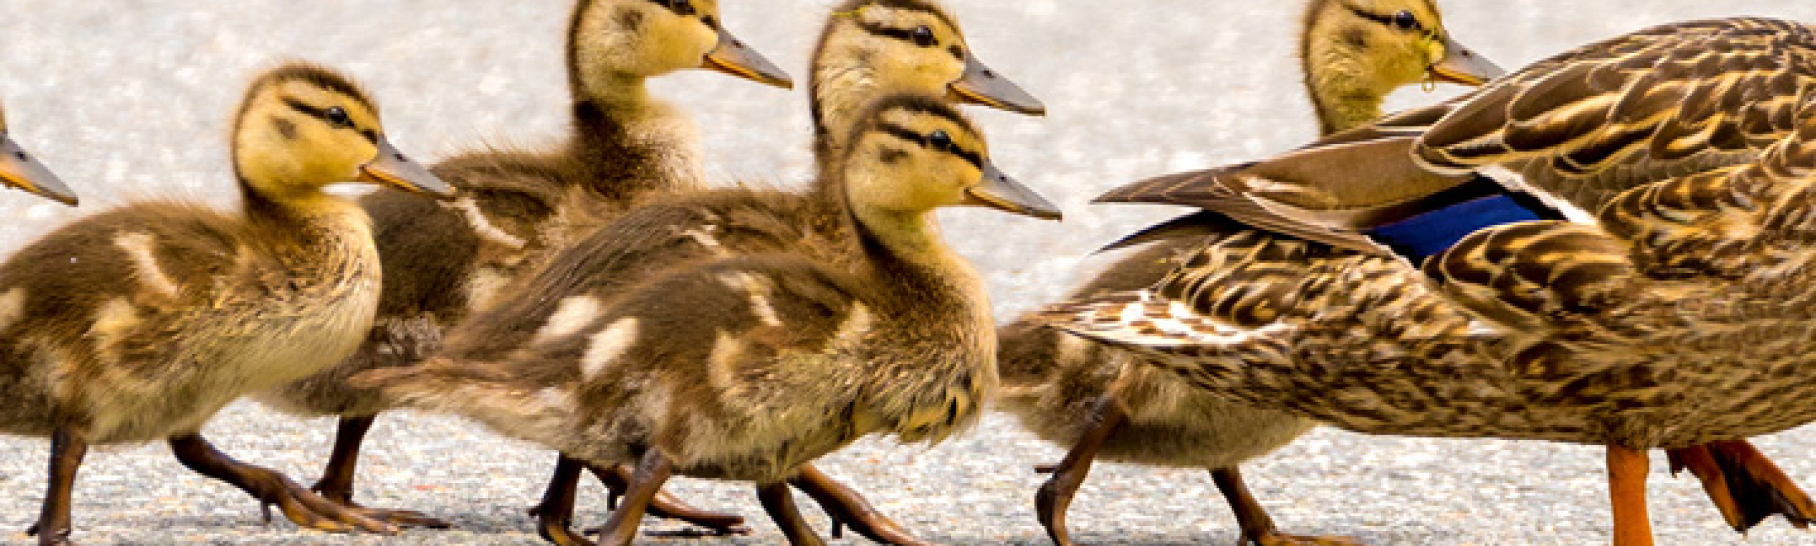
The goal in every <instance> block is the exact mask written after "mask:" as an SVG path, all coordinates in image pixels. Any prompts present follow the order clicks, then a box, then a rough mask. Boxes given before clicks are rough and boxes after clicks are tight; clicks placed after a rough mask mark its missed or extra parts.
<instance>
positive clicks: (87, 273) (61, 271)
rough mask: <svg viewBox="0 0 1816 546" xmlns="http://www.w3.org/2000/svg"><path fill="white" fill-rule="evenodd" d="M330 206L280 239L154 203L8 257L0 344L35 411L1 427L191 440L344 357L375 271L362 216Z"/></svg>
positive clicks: (367, 311)
mask: <svg viewBox="0 0 1816 546" xmlns="http://www.w3.org/2000/svg"><path fill="white" fill-rule="evenodd" d="M328 199H331V198H324V200H322V201H320V202H318V203H316V204H312V205H311V210H309V211H307V212H299V213H298V214H297V216H299V218H297V220H298V221H299V223H300V225H298V226H284V230H285V231H288V232H289V233H287V234H285V235H283V236H281V238H279V239H273V238H272V237H273V236H274V235H275V233H274V232H273V229H276V227H275V226H272V227H264V228H262V227H249V226H246V225H244V224H245V223H244V222H241V221H236V219H234V218H232V217H230V216H228V215H225V214H222V213H220V212H217V211H214V210H211V209H206V208H202V207H196V206H190V205H182V204H175V203H155V204H141V205H135V206H130V207H126V208H122V209H120V210H116V211H112V212H108V213H103V214H100V215H96V216H94V217H91V218H89V219H85V220H83V221H80V222H78V223H76V224H72V225H70V226H68V227H65V228H62V229H59V230H57V231H56V232H54V233H52V234H51V235H49V236H47V237H45V238H44V239H41V240H40V241H38V242H36V243H34V244H33V245H31V246H29V247H27V248H26V249H24V250H22V251H20V252H19V253H18V254H16V255H15V257H14V258H13V260H10V261H9V262H8V264H9V266H8V267H4V268H0V286H4V287H5V288H4V289H0V293H5V294H13V295H12V296H8V298H9V299H11V298H17V299H16V300H13V301H16V302H17V307H16V309H18V314H17V316H18V317H20V318H23V319H29V320H28V321H14V324H13V325H12V328H9V330H11V332H9V333H7V334H4V341H0V343H4V345H5V346H6V347H7V348H8V352H10V353H12V354H11V355H10V357H9V358H7V359H6V360H7V362H8V363H9V365H7V366H6V368H7V369H8V372H9V373H6V374H5V377H7V379H8V383H10V384H11V386H10V388H8V389H7V390H9V391H13V392H16V393H20V394H22V395H24V394H25V393H30V392H37V393H41V394H39V395H38V396H36V397H31V396H22V399H32V398H39V399H40V400H42V401H43V402H44V403H43V404H24V405H19V406H15V407H14V408H13V411H8V412H6V413H7V414H8V415H9V416H12V418H9V419H6V422H7V428H8V430H9V431H14V432H19V433H26V434H34V435H40V434H41V435H48V434H49V433H50V432H51V431H52V430H53V429H54V428H55V427H57V426H64V425H72V424H74V425H78V426H81V427H83V428H85V429H87V430H88V433H89V435H90V438H91V440H90V441H92V442H96V443H116V442H142V441H150V440H156V439H162V438H165V437H169V436H171V435H173V434H176V433H181V432H195V431H197V430H200V428H201V425H202V423H203V422H204V421H206V420H207V419H208V418H209V417H210V416H212V415H213V414H214V412H215V411H217V410H219V409H220V408H221V407H223V406H225V405H226V404H227V403H229V402H231V401H233V400H234V399H236V398H238V397H239V396H241V395H243V394H245V393H248V392H255V391H257V390H259V389H263V388H270V387H275V386H278V385H282V384H284V383H288V382H290V381H294V380H296V379H299V378H301V377H304V376H307V375H309V374H311V373H313V372H315V371H316V370H318V369H320V366H319V365H317V364H316V360H317V359H318V358H319V357H320V355H324V354H327V355H340V356H345V355H347V354H350V353H351V352H352V351H353V349H354V348H355V347H357V346H358V344H359V340H360V339H361V338H363V337H364V334H363V333H362V332H363V331H364V330H365V329H367V328H369V327H370V326H371V322H372V319H371V316H372V314H373V313H374V311H375V309H376V308H377V307H378V292H379V271H380V264H379V261H378V254H377V252H376V251H375V250H374V248H373V246H372V242H371V241H372V235H371V228H370V225H369V223H368V221H367V219H366V216H365V213H364V212H362V211H360V210H359V209H358V208H357V207H355V206H353V205H352V204H351V203H336V202H333V201H330V200H328ZM419 199H420V197H419ZM293 227H294V228H295V229H293V230H292V229H290V228H293ZM279 241H281V242H279ZM27 263H29V264H32V265H30V266H23V265H12V264H27ZM120 279H132V280H134V281H135V282H119V280H120ZM28 325H29V328H22V326H28ZM45 364H49V365H50V366H49V367H48V368H45V367H43V366H44V365H45ZM20 411H28V412H30V414H29V415H22V414H20V413H18V412H20Z"/></svg>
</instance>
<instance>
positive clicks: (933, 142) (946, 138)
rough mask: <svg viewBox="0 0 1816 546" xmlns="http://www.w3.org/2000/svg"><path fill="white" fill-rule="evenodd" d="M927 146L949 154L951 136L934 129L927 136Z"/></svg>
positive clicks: (951, 147)
mask: <svg viewBox="0 0 1816 546" xmlns="http://www.w3.org/2000/svg"><path fill="white" fill-rule="evenodd" d="M927 146H928V147H930V148H933V149H935V150H939V151H942V152H950V151H952V150H953V146H952V135H948V134H946V130H945V129H935V130H934V131H933V132H932V133H928V134H927Z"/></svg>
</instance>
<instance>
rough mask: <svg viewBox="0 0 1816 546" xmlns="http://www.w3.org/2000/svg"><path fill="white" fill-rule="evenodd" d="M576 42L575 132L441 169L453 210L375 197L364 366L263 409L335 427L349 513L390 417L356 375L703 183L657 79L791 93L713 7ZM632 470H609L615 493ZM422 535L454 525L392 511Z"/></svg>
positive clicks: (627, 12) (329, 484)
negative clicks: (517, 280)
mask: <svg viewBox="0 0 1816 546" xmlns="http://www.w3.org/2000/svg"><path fill="white" fill-rule="evenodd" d="M569 21H570V22H569V27H568V34H567V45H566V48H567V70H568V86H569V89H570V92H571V96H572V98H573V105H572V112H573V120H572V129H571V132H570V133H569V134H568V135H567V138H566V141H565V142H564V143H563V144H561V145H559V146H556V147H553V148H550V149H546V150H483V151H476V152H470V153H466V154H463V155H459V156H456V157H453V158H450V159H448V160H445V161H442V162H441V163H439V164H437V165H435V167H434V168H433V171H434V172H435V173H436V174H437V175H439V176H441V177H442V178H443V179H445V180H447V181H448V182H449V183H450V184H452V185H454V186H455V187H457V188H460V189H461V197H460V198H459V199H457V200H455V201H454V202H452V203H449V204H445V205H442V206H437V205H436V204H435V203H430V202H426V201H424V200H421V199H413V198H411V197H410V196H407V195H403V194H401V193H399V192H379V193H376V194H373V195H370V196H368V197H366V198H365V199H363V200H362V201H361V205H363V206H364V207H365V209H366V211H367V212H369V213H371V215H372V217H373V222H374V225H375V229H376V230H377V233H378V234H379V235H380V243H379V255H380V257H381V258H382V259H383V260H384V264H385V271H386V276H385V285H384V293H383V295H382V298H381V301H380V304H379V310H378V320H377V322H376V324H375V326H374V328H373V329H372V331H371V335H370V336H369V339H367V341H366V343H365V344H364V345H362V346H361V347H360V349H359V351H358V352H357V353H355V354H354V356H353V357H352V358H350V359H348V360H346V361H345V362H342V363H340V364H339V365H338V366H334V367H333V368H331V369H329V370H327V371H325V372H323V373H321V374H318V375H315V376H313V377H310V378H307V379H305V380H303V381H300V382H297V383H294V384H291V385H287V386H285V387H283V388H281V389H275V390H271V391H267V392H265V393H262V394H261V395H260V396H259V399H260V400H262V401H264V402H266V403H268V404H271V405H273V406H274V407H277V408H280V409H283V410H285V411H289V412H293V413H299V414H303V415H336V416H339V417H340V418H341V419H340V427H339V430H338V432H337V434H336V438H335V444H334V451H333V453H332V455H331V456H330V457H329V460H328V464H327V468H326V469H325V470H324V472H323V475H322V478H321V480H320V481H318V482H317V483H316V484H315V489H316V490H317V491H319V492H321V494H322V495H323V496H324V497H327V498H329V499H331V500H334V501H336V502H340V503H343V504H347V505H350V506H351V505H353V502H352V496H353V489H354V476H355V469H356V465H357V463H358V456H359V447H360V443H361V441H362V440H363V439H364V437H365V434H366V432H367V431H368V430H369V428H370V427H371V426H372V423H373V421H374V419H375V417H376V415H377V414H378V413H380V412H382V411H384V410H386V409H388V406H387V405H385V403H384V401H383V400H381V399H380V398H379V397H378V396H377V395H376V393H374V392H371V391H367V390H363V389H358V388H354V387H353V386H351V385H349V384H348V383H347V378H348V377H349V376H351V375H353V374H354V373H357V372H359V371H361V370H365V369H370V368H375V367H384V366H403V365H408V364H411V363H414V362H415V361H416V360H417V359H419V358H422V357H424V356H426V355H427V354H429V353H430V352H432V351H433V350H435V348H436V347H438V346H439V345H440V338H441V333H442V330H443V329H444V328H446V327H448V326H449V325H451V324H454V323H457V322H459V321H460V320H461V319H462V318H464V317H465V316H466V315H467V313H469V312H471V311H472V310H474V309H478V308H481V307H483V306H484V305H485V304H486V303H487V301H488V300H489V299H491V298H492V297H493V296H494V295H495V294H496V292H497V289H498V288H499V287H500V286H502V285H503V284H504V283H505V282H507V281H509V280H510V279H511V278H512V277H513V276H514V275H516V274H517V273H518V272H520V271H523V270H526V269H527V268H529V267H530V266H531V265H532V264H535V263H537V262H539V261H540V260H541V257H542V256H543V255H544V254H546V253H547V252H548V251H549V250H550V249H553V248H560V247H561V246H562V245H563V241H564V240H565V237H566V234H567V233H570V232H572V231H574V230H577V229H579V228H578V227H576V226H579V225H587V224H590V223H594V222H602V221H604V220H606V219H609V218H610V217H611V216H613V215H615V214H617V213H618V212H619V211H622V210H623V209H624V208H626V207H628V206H630V204H631V203H634V202H636V201H637V200H639V199H642V198H645V197H647V196H650V195H660V194H663V193H666V192H673V191H678V190H683V189H692V188H699V187H701V181H700V175H699V169H700V151H699V142H698V131H697V129H696V128H695V127H694V125H693V121H692V120H691V119H690V118H689V116H688V115H687V113H686V112H685V111H684V110H682V109H681V108H679V107H678V106H675V105H673V104H670V103H668V102H665V101H663V100H661V99H659V98H656V97H653V96H651V94H650V91H649V89H648V88H647V85H646V81H647V80H649V79H650V78H655V77H659V76H662V75H665V74H670V73H674V72H677V71H682V70H690V69H709V70H716V71H722V72H727V73H730V74H733V75H736V76H739V77H742V78H748V79H751V80H755V81H758V82H762V83H765V84H770V85H777V86H781V87H789V86H791V85H792V83H791V82H790V80H789V78H788V76H787V75H786V74H784V73H783V72H782V71H781V70H780V69H777V68H776V67H775V66H774V65H773V64H771V63H770V62H769V61H768V60H766V59H764V58H763V57H762V56H761V55H759V54H757V53H756V52H754V51H752V50H751V49H750V48H748V47H747V46H745V45H744V43H743V42H740V41H738V40H737V39H736V38H734V37H733V36H732V35H731V34H730V33H729V32H728V31H727V30H726V29H725V27H724V26H723V25H722V23H721V21H720V20H719V6H718V2H717V1H716V0H580V1H579V2H577V3H576V4H575V6H574V8H573V11H572V14H571V16H570V19H569ZM621 474H623V473H606V474H603V475H602V476H601V477H602V478H606V479H607V480H608V481H607V483H608V485H617V484H616V483H614V482H613V480H615V479H618V478H619V476H620V475H621ZM657 513H658V514H661V515H667V516H675V517H681V518H683V519H687V520H689V521H692V522H694V523H699V524H701V525H704V526H707V527H710V528H714V529H721V530H724V529H730V528H732V527H735V526H737V525H738V524H740V523H741V522H742V519H741V518H738V517H736V516H731V515H723V514H712V513H708V512H701V511H699V510H695V509H693V508H691V507H688V506H686V505H685V504H683V503H680V502H679V501H678V500H675V499H671V498H667V497H664V498H663V499H662V502H660V503H658V509H657ZM396 514H397V515H399V516H400V517H405V516H407V517H408V519H410V520H411V521H413V522H414V523H417V524H421V525H428V526H442V525H444V524H443V523H441V522H439V521H437V520H435V519H432V518H427V517H423V516H421V515H418V514H411V513H408V512H397V513H396Z"/></svg>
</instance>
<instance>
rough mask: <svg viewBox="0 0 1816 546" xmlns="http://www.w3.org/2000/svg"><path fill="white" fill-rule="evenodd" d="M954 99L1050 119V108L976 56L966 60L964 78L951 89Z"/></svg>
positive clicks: (954, 83) (966, 57) (970, 56)
mask: <svg viewBox="0 0 1816 546" xmlns="http://www.w3.org/2000/svg"><path fill="white" fill-rule="evenodd" d="M948 89H949V95H950V96H951V99H952V100H954V101H957V102H963V103H970V104H981V105H984V106H988V107H991V108H1000V109H1003V110H1008V111H1010V112H1015V113H1017V114H1027V115H1031V116H1044V115H1047V105H1045V104H1041V102H1040V99H1037V98H1034V95H1030V94H1028V92H1027V91H1023V90H1022V88H1021V86H1018V85H1015V82H1011V81H1009V79H1008V78H1004V77H1002V76H1001V75H999V74H997V73H996V71H995V70H991V69H990V67H988V66H984V63H982V62H980V61H978V60H977V56H976V55H966V56H965V75H964V77H961V78H959V80H958V81H956V82H952V85H951V86H949V87H948Z"/></svg>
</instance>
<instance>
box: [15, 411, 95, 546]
mask: <svg viewBox="0 0 1816 546" xmlns="http://www.w3.org/2000/svg"><path fill="white" fill-rule="evenodd" d="M87 455H88V440H86V439H84V438H82V436H81V435H80V434H77V433H76V432H75V431H72V430H70V429H69V428H68V427H58V428H57V431H56V432H55V433H53V434H51V437H50V489H49V490H48V491H46V492H45V493H44V508H43V511H42V512H40V513H39V514H38V522H37V523H35V524H32V527H31V528H30V529H27V530H26V531H25V533H26V534H28V535H37V537H38V545H39V546H63V545H67V544H71V542H70V541H69V533H70V527H71V524H70V516H69V505H70V502H71V497H72V494H73V492H74V490H75V487H76V470H77V469H78V468H80V467H81V466H82V458H83V457H85V456H87Z"/></svg>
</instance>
